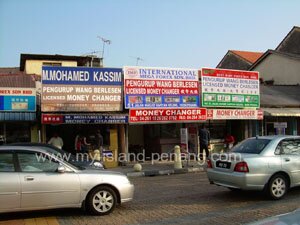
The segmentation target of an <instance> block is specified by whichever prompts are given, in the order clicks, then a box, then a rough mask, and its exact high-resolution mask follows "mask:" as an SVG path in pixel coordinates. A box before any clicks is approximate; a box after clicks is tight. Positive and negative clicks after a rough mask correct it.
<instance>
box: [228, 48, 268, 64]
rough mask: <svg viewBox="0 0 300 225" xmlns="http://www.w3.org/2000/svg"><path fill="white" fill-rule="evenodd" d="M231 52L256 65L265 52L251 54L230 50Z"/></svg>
mask: <svg viewBox="0 0 300 225" xmlns="http://www.w3.org/2000/svg"><path fill="white" fill-rule="evenodd" d="M229 51H230V52H233V53H234V54H236V55H238V56H240V57H242V58H243V59H245V60H247V61H248V62H250V63H254V62H255V61H256V60H258V59H259V58H260V57H261V56H262V55H263V54H264V53H263V52H249V51H237V50H229Z"/></svg>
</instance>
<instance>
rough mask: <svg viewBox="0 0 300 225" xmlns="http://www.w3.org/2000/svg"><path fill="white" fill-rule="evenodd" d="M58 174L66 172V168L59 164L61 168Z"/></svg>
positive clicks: (58, 169) (58, 168)
mask: <svg viewBox="0 0 300 225" xmlns="http://www.w3.org/2000/svg"><path fill="white" fill-rule="evenodd" d="M57 172H58V173H64V172H66V167H64V166H63V165H61V164H59V166H58V167H57Z"/></svg>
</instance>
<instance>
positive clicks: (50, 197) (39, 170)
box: [17, 151, 80, 208]
mask: <svg viewBox="0 0 300 225" xmlns="http://www.w3.org/2000/svg"><path fill="white" fill-rule="evenodd" d="M17 156H18V162H19V167H20V181H21V188H22V199H21V208H45V207H57V206H72V205H74V204H79V202H80V181H79V177H78V175H77V174H76V173H75V172H74V171H73V170H71V169H70V168H69V169H68V167H66V168H67V171H65V172H64V173H60V172H58V171H57V169H58V166H59V165H60V163H59V162H58V161H57V160H55V159H54V158H52V157H51V156H49V155H45V154H41V153H39V152H34V151H31V152H28V151H26V152H25V151H23V152H22V151H21V152H17ZM65 166H66V165H65Z"/></svg>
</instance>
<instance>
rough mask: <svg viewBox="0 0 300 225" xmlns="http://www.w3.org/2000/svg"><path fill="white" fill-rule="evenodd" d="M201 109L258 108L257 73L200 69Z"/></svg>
mask: <svg viewBox="0 0 300 225" xmlns="http://www.w3.org/2000/svg"><path fill="white" fill-rule="evenodd" d="M201 90H202V107H238V108H259V107H260V95H259V93H260V91H259V73H258V72H255V71H242V70H227V69H210V68H202V70H201Z"/></svg>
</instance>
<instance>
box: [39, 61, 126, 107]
mask: <svg viewBox="0 0 300 225" xmlns="http://www.w3.org/2000/svg"><path fill="white" fill-rule="evenodd" d="M122 86H123V79H122V69H117V68H89V67H48V66H43V70H42V97H41V103H42V111H43V112H101V111H122V109H123V107H122V104H123V101H122Z"/></svg>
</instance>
